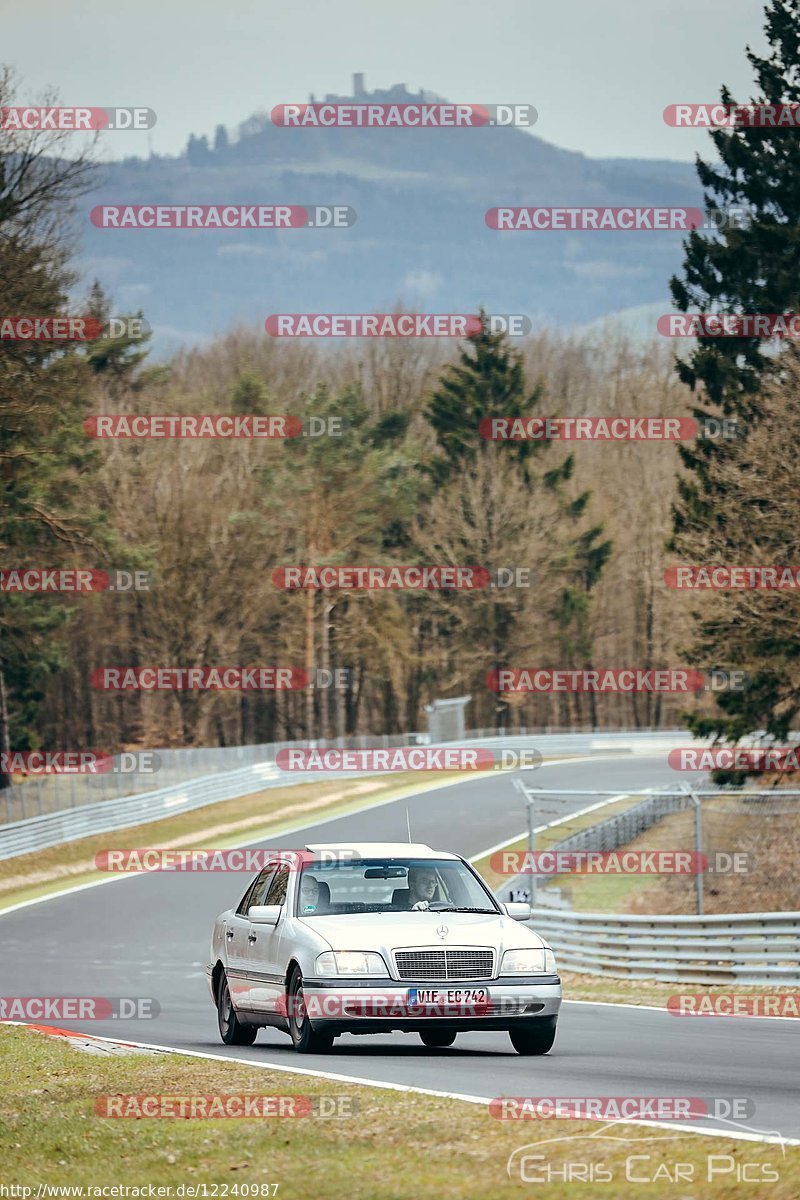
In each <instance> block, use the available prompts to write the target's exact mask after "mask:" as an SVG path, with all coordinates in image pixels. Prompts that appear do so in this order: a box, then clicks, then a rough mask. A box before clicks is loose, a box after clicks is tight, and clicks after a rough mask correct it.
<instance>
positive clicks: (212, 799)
mask: <svg viewBox="0 0 800 1200" xmlns="http://www.w3.org/2000/svg"><path fill="white" fill-rule="evenodd" d="M474 732H478V733H483V731H474ZM489 732H490V731H486V733H487V734H488V733H489ZM494 732H495V731H491V733H493V734H494ZM405 736H406V737H410V736H413V735H405ZM365 740H366V739H365ZM463 740H476V739H470V738H469V735H468V739H463ZM480 741H481V745H487V746H490V745H494V744H496V745H501V746H506V747H510V748H513V747H516V748H518V749H519V748H521V747H522V746H525V745H529V746H531V745H532V746H535V747H536V749H538V750H540V751H541V752H542V753H544V754H547V755H553V754H556V755H557V754H565V753H573V754H574V753H577V752H579V751H584V752H585V751H591V752H599V753H602V752H603V751H606V752H608V751H616V752H617V753H619V752H620V751H623V752H627V751H629V752H631V753H650V752H652V751H653V750H654V749H667V748H668V746H670V745H672V744H675V743H676V741H683V742H685V741H686V733H685V732H684V731H681V730H670V731H664V732H661V731H658V732H653V731H650V730H644V731H643V730H634V731H619V732H618V733H616V734H612V733H602V734H599V733H597V732H595V733H577V734H576V733H571V734H551V735H537V736H534V735H532V734H515V735H513V736H510V737H502V736H501V737H497V736H494V737H490V736H487V737H481V738H480ZM296 744H297V743H292V745H296ZM372 744H373V745H374V744H378V745H380V744H381V739H379V738H375V739H373V741H372ZM320 746H322V744H321V743H320ZM358 774H359V772H349V773H345V772H341V773H337V777H338V778H340V779H343V778H354V777H355V776H356V775H358ZM362 774H363V773H362ZM323 778H324V779H327V780H330V779H331V778H332V776H331V775H330V773H325V774H324V775H323V774H320V773H319V772H302V773H298V772H285V771H282V770H280V769H279V768H278V767H277V766H276V765H275V763H274V761H265V762H257V763H253V764H251V765H250V766H247V767H241V768H239V769H236V770H230V771H227V772H224V773H223V772H217V773H215V774H213V775H205V776H201V777H200V778H196V779H191V780H189V781H187V782H184V783H176V784H172V785H171V786H169V787H163V788H159V789H158V790H154V791H150V792H144V793H137V794H136V795H133V796H124V797H120V798H118V799H110V800H103V801H101V802H99V803H95V804H83V805H80V806H78V807H76V808H67V809H64V810H62V811H56V812H47V813H42V814H41V815H38V816H34V817H28V818H26V819H24V820H22V821H12V822H7V823H6V824H4V825H1V824H0V860H3V859H8V858H14V857H16V856H17V855H20V854H30V853H33V852H34V851H36V850H43V849H46V848H47V847H50V846H57V845H60V844H61V843H62V842H71V841H76V840H77V839H78V838H84V837H91V836H92V835H93V834H98V833H109V832H111V831H113V830H115V829H127V828H131V827H132V826H135V825H143V824H146V823H147V822H149V821H156V820H158V819H159V818H162V817H167V816H174V815H175V814H177V813H182V812H188V811H190V810H191V809H195V808H202V807H204V806H205V805H208V804H216V803H218V802H219V801H221V800H232V799H235V798H236V797H237V796H246V795H250V794H252V793H253V792H258V791H261V790H263V789H265V788H270V787H279V786H280V787H289V786H292V785H293V784H300V783H310V782H315V781H317V780H319V779H323Z"/></svg>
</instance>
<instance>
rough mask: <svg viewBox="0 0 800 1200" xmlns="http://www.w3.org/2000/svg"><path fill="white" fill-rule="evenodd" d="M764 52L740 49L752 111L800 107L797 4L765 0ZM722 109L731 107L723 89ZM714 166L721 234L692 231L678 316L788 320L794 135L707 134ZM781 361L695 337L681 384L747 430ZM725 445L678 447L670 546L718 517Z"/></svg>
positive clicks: (705, 412) (754, 348)
mask: <svg viewBox="0 0 800 1200" xmlns="http://www.w3.org/2000/svg"><path fill="white" fill-rule="evenodd" d="M765 17H766V26H765V32H766V35H767V38H768V40H769V50H768V52H767V54H765V55H763V56H761V55H758V54H756V53H755V52H754V51H753V50H751V49H749V48H748V49H747V58H748V60H749V62H750V64H751V66H752V67H753V70H754V73H755V77H756V81H757V86H758V94H757V96H756V97H755V98H754V99H753V100H752V101H751V103H753V104H779V103H789V104H800V0H769V2H768V3H767V5H766V9H765ZM721 101H722V103H723V104H726V105H732V104H734V103H735V101H734V98H733V96H732V95H731V93H730V91H729V89H728V88H727V87H723V88H722V89H721ZM710 136H711V140H712V142H713V143H714V146H715V148H716V150H717V152H718V154H719V157H720V160H721V161H720V162H719V163H709V162H706V161H705V160H703V159H702V158H700V157H699V156H698V159H697V172H698V176H699V178H700V182H701V184H702V185H703V188H704V195H705V203H706V207H707V209H708V210H709V211H711V212H714V213H718V214H720V217H719V218H718V219H719V220H720V222H721V228H720V230H719V232H718V233H716V232H715V233H714V234H712V235H708V234H707V233H703V232H697V231H694V232H692V233H691V234H690V235H689V238H688V240H687V242H686V244H685V258H684V265H683V276H682V277H681V278H677V277H675V278H673V279H672V280H671V284H670V287H671V291H672V296H673V299H674V302H675V305H676V307H677V308H678V309H679V310H680V311H681V312H690V311H699V312H702V313H711V312H715V313H716V312H722V313H791V312H797V311H798V307H797V306H798V303H799V302H800V143H798V140H797V128H796V127H795V128H792V127H783V128H775V129H769V128H757V127H748V126H741V127H738V128H733V129H731V130H728V129H719V130H714V131H712V132H711V134H710ZM778 365H779V357H778V356H776V355H775V354H773V353H770V351H769V350H768V349H767V347H766V346H765V343H764V341H763V340H762V339H759V338H753V337H749V338H711V337H700V338H698V340H697V345H696V347H695V349H694V351H693V353H692V354H691V355H690V356H689V358H688V359H686V360H684V361H679V362H678V363H677V370H678V374H679V376H680V378H681V379H682V380H683V381H684V382H685V383H687V384H688V385H689V387H690V388H691V389H692V390H693V391H696V392H697V393H698V397H697V399H698V403H697V406H696V408H695V410H694V411H695V416H696V417H697V418H698V419H700V420H703V419H704V418H705V417H708V416H712V417H713V416H718V415H719V414H720V413H724V414H725V415H728V416H733V417H735V418H738V419H739V420H740V422H741V423H742V428H743V430H744V432H745V433H746V429H747V426H748V424H749V423H751V422H753V421H756V420H758V417H759V413H760V401H759V389H760V386H761V383H762V381H763V380H764V378H765V376H768V375H770V374H772V373H773V372H774V371H775V369H776V368H777V367H778ZM720 453H723V454H724V447H720V444H719V443H718V442H715V441H712V440H711V439H710V438H701V439H699V440H698V441H697V443H696V444H695V445H694V446H683V447H681V448H680V454H681V458H682V459H683V462H684V464H685V466H686V467H688V468H689V471H690V474H689V475H688V476H687V477H685V478H683V479H682V480H680V481H679V500H678V504H677V506H676V509H675V533H676V539H675V543H674V547H675V548H676V549H680V548H681V547H682V545H683V544H684V543H683V542H682V540H681V535H682V534H683V533H687V534H688V535H690V536H691V534H692V531H693V530H696V531H702V529H703V527H704V525H705V524H706V523H707V522H709V521H714V520H719V519H724V518H723V516H722V513H723V510H724V506H723V505H722V503H721V499H722V498H721V497H719V496H718V495H717V494H716V493H715V490H714V484H713V482H712V479H711V478H710V477H709V472H708V469H707V465H708V462H709V459H710V457H712V456H714V455H717V454H720Z"/></svg>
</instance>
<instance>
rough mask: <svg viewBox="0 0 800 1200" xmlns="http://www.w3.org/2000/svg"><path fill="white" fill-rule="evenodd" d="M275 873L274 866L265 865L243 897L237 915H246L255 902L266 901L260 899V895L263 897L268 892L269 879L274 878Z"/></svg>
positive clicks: (261, 902)
mask: <svg viewBox="0 0 800 1200" xmlns="http://www.w3.org/2000/svg"><path fill="white" fill-rule="evenodd" d="M274 874H275V868H274V867H265V868H264V870H263V871H262V872H261V874H260V875H258V876H257V877H256V879H255V881H254V882H253V883H252V884H251V886H250V887H249V888H248V889H247V891H246V892H245V894H244V896H243V897H242V902H241V904H240V905H239V907H238V908H237V910H236V914H237V916H240V917H246V916H247V913H248V910H249V909H250V908H251V906H252V905H253V904H263V903H264V901H263V900H262V899H259V897H262V896H263V895H264V893H265V892H266V890H267V886H268V884H269V881H270V880H271V879H272V876H273V875H274Z"/></svg>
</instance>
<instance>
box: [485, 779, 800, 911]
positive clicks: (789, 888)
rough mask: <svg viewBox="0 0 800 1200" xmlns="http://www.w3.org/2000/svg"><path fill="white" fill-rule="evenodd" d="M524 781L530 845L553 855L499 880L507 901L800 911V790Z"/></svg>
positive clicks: (587, 907) (601, 907)
mask: <svg viewBox="0 0 800 1200" xmlns="http://www.w3.org/2000/svg"><path fill="white" fill-rule="evenodd" d="M518 786H519V788H520V791H521V792H522V793H523V796H524V797H525V800H526V808H527V816H528V829H529V832H528V839H527V840H528V848H529V849H533V850H537V849H538V850H539V851H542V850H544V849H546V850H548V851H550V853H551V856H552V857H551V858H550V859H549V860H545V859H541V856H540V857H538V858H536V859H533V858H529V859H528V860H527V861H526V862H525V870H524V871H522V872H521V873H519V874H516V875H515V876H514V877H513V878H509V881H508V883H507V884H505V885H504V886H503V887H501V888H500V893H501V894H502V895H503V896H504V897H505V898H507V899H511V898H514V899H522V898H529V899H531V901H532V902H535V903H537V904H544V905H548V904H550V905H552V906H553V907H557V908H571V909H574V910H576V911H582V912H594V911H598V912H621V913H630V914H648V913H659V914H674V915H680V914H686V915H688V914H691V913H700V914H702V913H720V914H723V913H748V912H768V911H769V912H788V911H794V910H797V909H800V877H799V876H798V867H797V864H798V859H799V858H800V790H796V789H792V788H780V787H776V788H770V789H764V788H737V789H722V788H695V787H690V786H688V785H683V786H682V788H680V789H678V788H672V789H668V790H664V791H658V790H657V789H647V791H646V792H632V793H629V794H628V795H626V796H620V795H617V794H614V795H612V793H609V792H601V791H598V790H582V791H574V790H566V789H564V790H559V791H550V790H548V791H545V790H537V789H534V788H531V787H529V786H526V785H525V784H524V783H522V781H520V782H519V785H518ZM604 797H605V798H604ZM584 800H585V801H586V803H584ZM591 801H594V803H591ZM603 809H609V810H612V811H610V815H608V816H605V817H603V816H602V815H601V813H602V811H603ZM542 818H545V820H544V822H543V823H541V822H542ZM547 818H550V819H547ZM559 835H563V836H559ZM622 849H624V850H625V851H626V852H628V853H627V855H626V856H621V855H618V854H615V853H614V852H615V851H619V850H622ZM556 854H558V855H560V857H558V858H556V857H555V856H556ZM570 855H573V856H574V857H573V858H572V859H570V857H569V856H570ZM676 855H682V856H683V857H679V858H676V857H675V856H676ZM604 856H605V857H604ZM559 866H562V867H564V870H563V871H560V872H558V871H556V870H555V868H557V867H559ZM659 867H666V869H662V870H659V869H658V868H659ZM543 868H544V869H543Z"/></svg>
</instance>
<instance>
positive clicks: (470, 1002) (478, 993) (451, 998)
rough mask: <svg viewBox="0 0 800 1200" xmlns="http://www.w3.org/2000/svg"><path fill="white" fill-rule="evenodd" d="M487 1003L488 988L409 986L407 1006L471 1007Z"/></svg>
mask: <svg viewBox="0 0 800 1200" xmlns="http://www.w3.org/2000/svg"><path fill="white" fill-rule="evenodd" d="M488 1003H489V989H488V988H409V989H408V1006H409V1008H429V1007H432V1008H471V1007H473V1006H483V1007H485V1006H486V1005H488Z"/></svg>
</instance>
